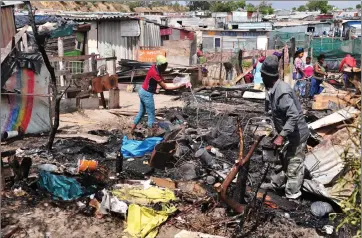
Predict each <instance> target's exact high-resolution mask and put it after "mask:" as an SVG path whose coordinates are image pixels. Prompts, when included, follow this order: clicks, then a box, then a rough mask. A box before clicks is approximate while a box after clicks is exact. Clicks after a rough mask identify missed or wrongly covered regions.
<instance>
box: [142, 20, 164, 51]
mask: <svg viewBox="0 0 362 238" xmlns="http://www.w3.org/2000/svg"><path fill="white" fill-rule="evenodd" d="M140 26H141V36H140V37H141V39H140V42H141V43H140V44H141V46H146V47H156V46H161V34H160V26H159V25H156V24H154V23H148V22H145V21H140Z"/></svg>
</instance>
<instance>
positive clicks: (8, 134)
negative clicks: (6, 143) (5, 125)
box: [3, 131, 19, 140]
mask: <svg viewBox="0 0 362 238" xmlns="http://www.w3.org/2000/svg"><path fill="white" fill-rule="evenodd" d="M18 135H19V132H18V131H5V132H4V135H3V139H4V140H7V139H10V138H14V137H17V136H18Z"/></svg>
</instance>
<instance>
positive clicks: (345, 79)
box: [343, 74, 348, 86]
mask: <svg viewBox="0 0 362 238" xmlns="http://www.w3.org/2000/svg"><path fill="white" fill-rule="evenodd" d="M343 81H344V85H345V86H347V83H348V75H347V74H343Z"/></svg>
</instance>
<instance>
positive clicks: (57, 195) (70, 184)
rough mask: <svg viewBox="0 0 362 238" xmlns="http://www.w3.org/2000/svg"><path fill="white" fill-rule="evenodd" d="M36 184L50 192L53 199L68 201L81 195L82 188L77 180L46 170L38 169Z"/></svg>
mask: <svg viewBox="0 0 362 238" xmlns="http://www.w3.org/2000/svg"><path fill="white" fill-rule="evenodd" d="M38 185H39V187H40V188H41V189H44V190H46V191H48V192H49V193H51V194H52V195H53V197H54V199H61V200H65V201H69V200H73V199H76V198H79V197H80V196H82V195H83V188H82V186H81V185H80V183H78V181H77V180H75V179H74V178H69V177H66V176H63V175H54V174H51V173H49V172H47V171H40V173H39V180H38Z"/></svg>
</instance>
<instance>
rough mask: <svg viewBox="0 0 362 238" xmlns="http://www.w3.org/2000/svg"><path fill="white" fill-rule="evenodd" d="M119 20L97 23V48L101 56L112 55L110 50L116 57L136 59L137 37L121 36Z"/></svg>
mask: <svg viewBox="0 0 362 238" xmlns="http://www.w3.org/2000/svg"><path fill="white" fill-rule="evenodd" d="M121 31H122V29H121V21H109V22H101V23H98V50H99V54H100V55H101V56H102V57H110V56H112V50H114V51H115V54H116V56H117V58H118V59H131V60H134V59H136V52H137V49H138V39H139V37H123V36H121Z"/></svg>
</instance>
